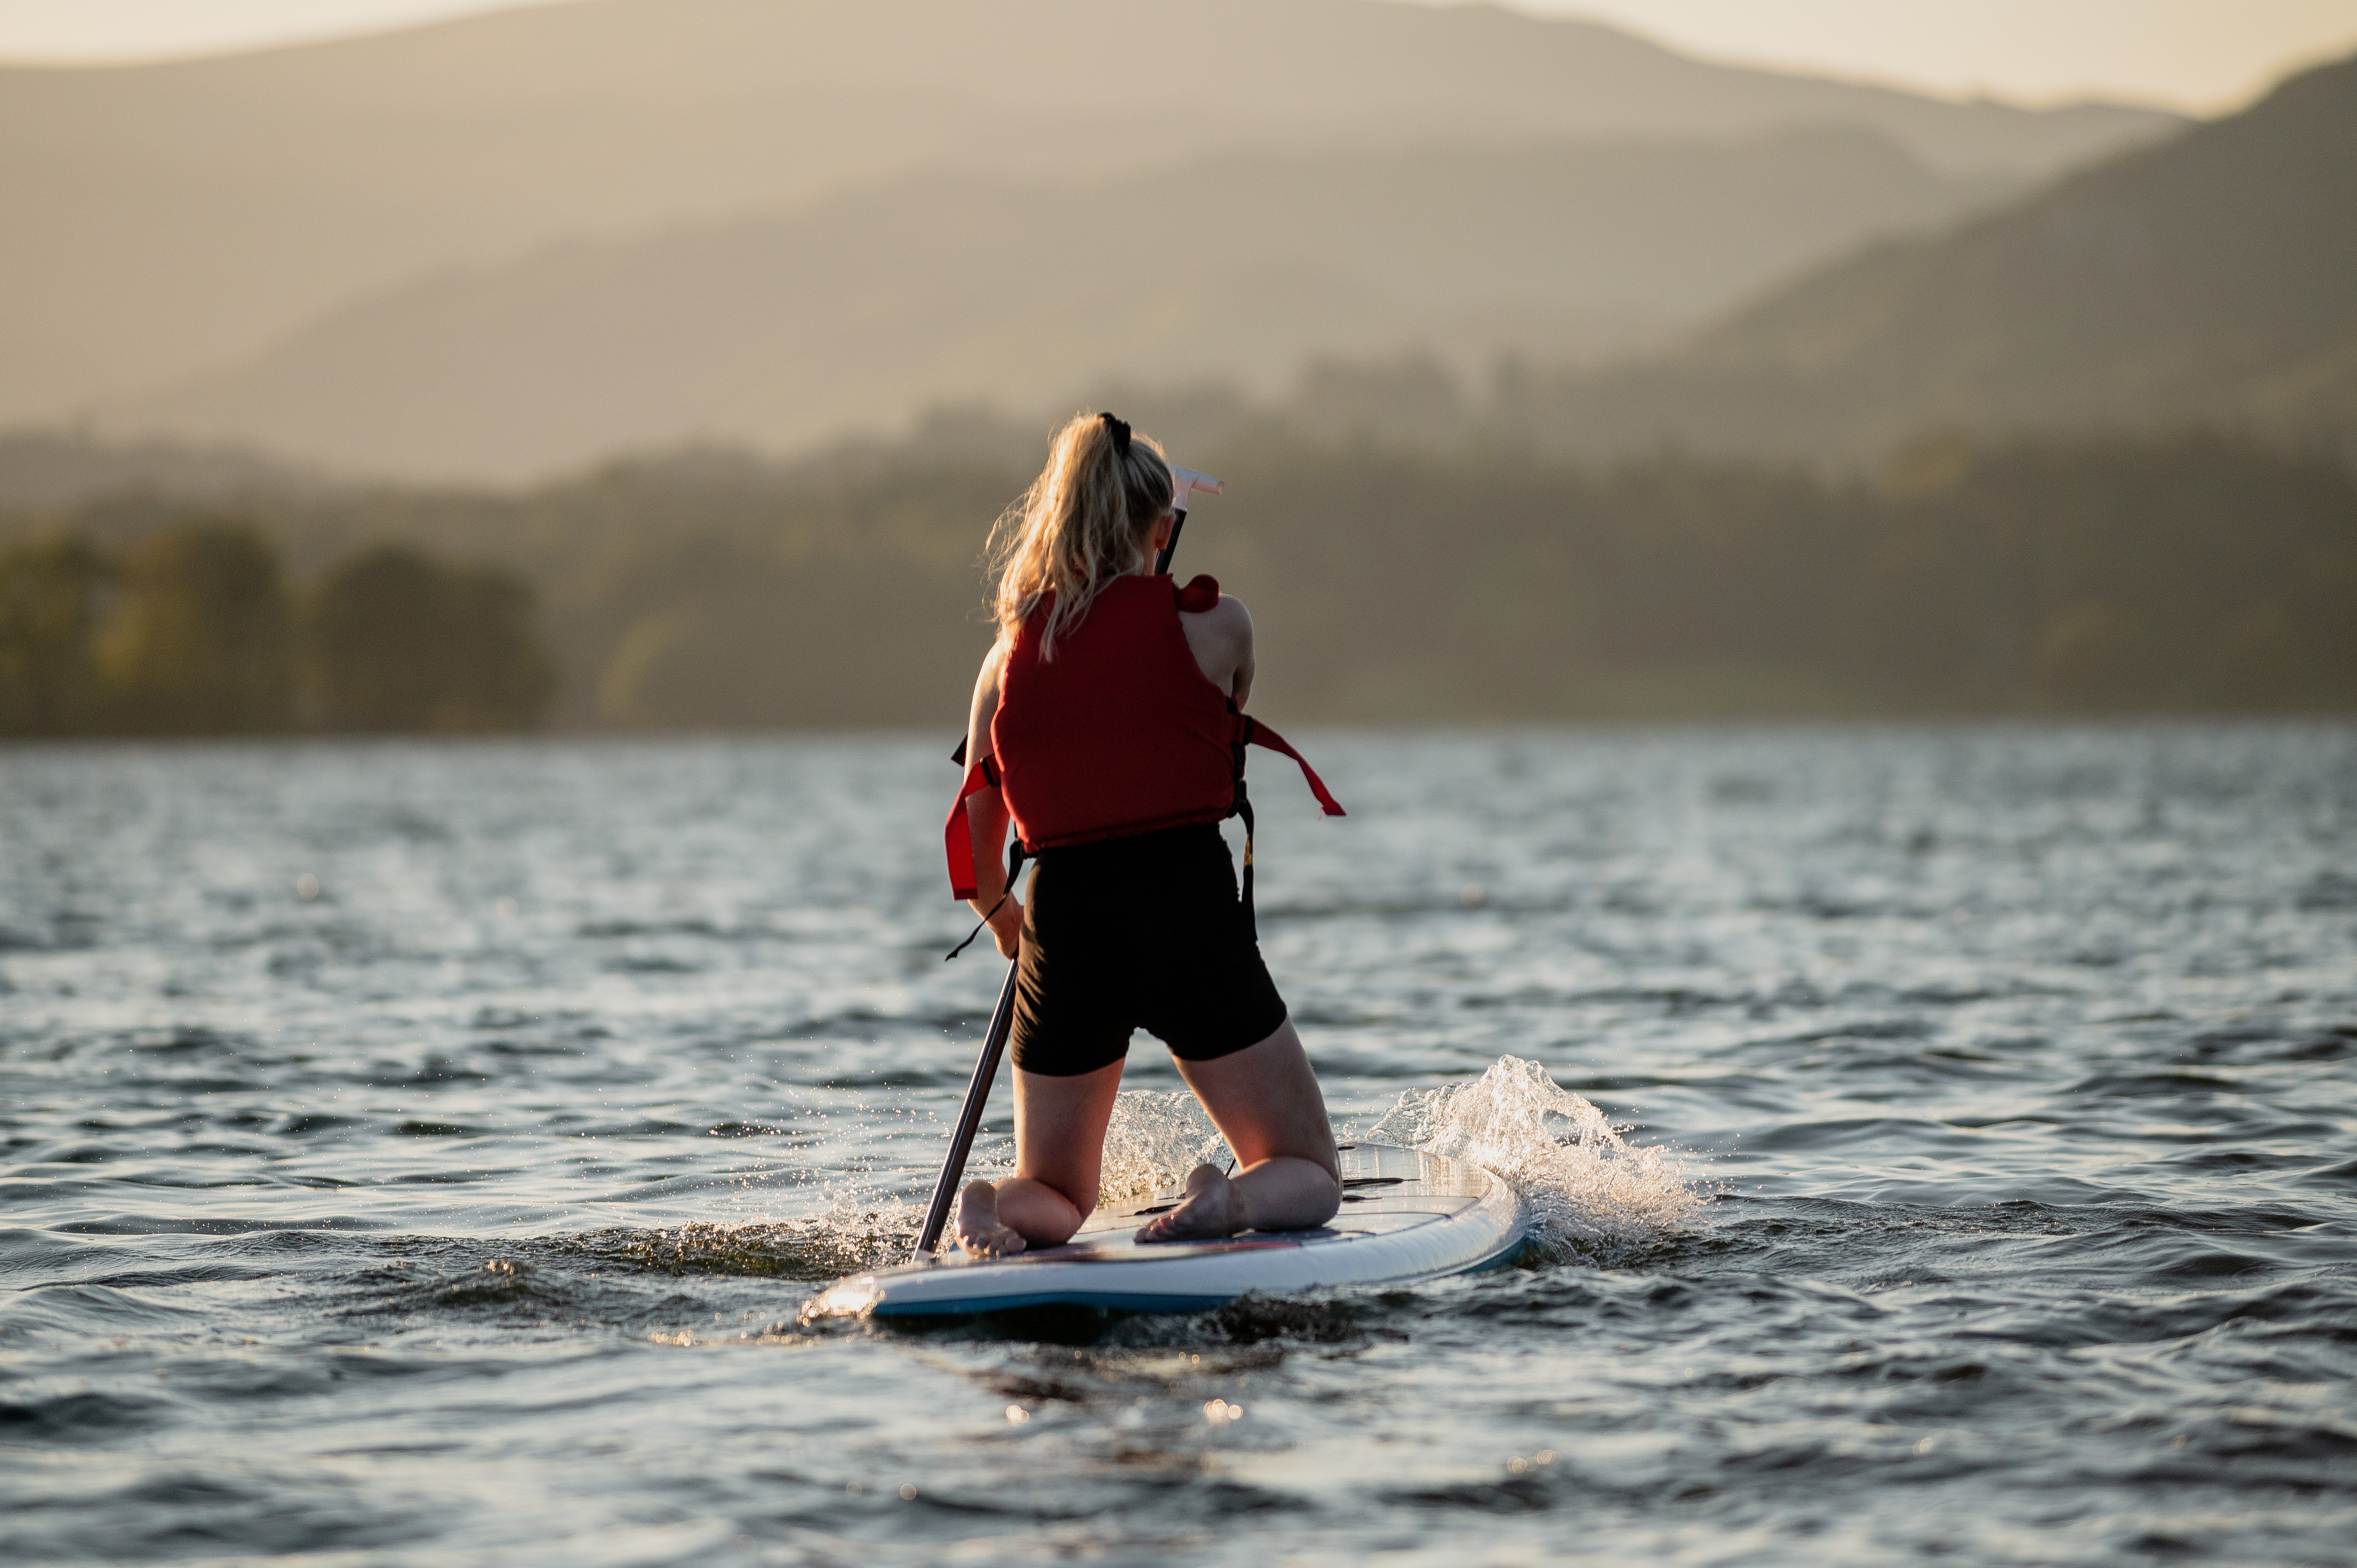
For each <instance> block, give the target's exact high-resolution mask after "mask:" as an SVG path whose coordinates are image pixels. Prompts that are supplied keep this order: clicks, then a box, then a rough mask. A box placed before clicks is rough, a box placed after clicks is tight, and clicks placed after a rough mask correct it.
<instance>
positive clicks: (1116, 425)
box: [1097, 413, 1129, 457]
mask: <svg viewBox="0 0 2357 1568" xmlns="http://www.w3.org/2000/svg"><path fill="white" fill-rule="evenodd" d="M1097 417H1098V418H1099V419H1102V420H1103V421H1104V422H1105V428H1106V429H1107V430H1110V431H1112V432H1113V449H1114V451H1115V452H1118V453H1120V454H1121V455H1122V456H1125V457H1126V456H1129V421H1127V420H1125V419H1116V418H1114V416H1113V414H1111V413H1100V414H1098V415H1097Z"/></svg>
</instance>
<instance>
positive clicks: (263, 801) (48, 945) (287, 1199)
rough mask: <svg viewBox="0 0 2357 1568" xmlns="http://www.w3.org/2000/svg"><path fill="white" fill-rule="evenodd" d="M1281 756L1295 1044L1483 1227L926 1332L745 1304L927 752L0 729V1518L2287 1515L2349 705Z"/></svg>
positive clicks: (2355, 986) (1947, 1543)
mask: <svg viewBox="0 0 2357 1568" xmlns="http://www.w3.org/2000/svg"><path fill="white" fill-rule="evenodd" d="M1307 739H1308V742H1309V743H1311V744H1309V745H1308V750H1309V751H1310V753H1311V755H1312V756H1313V757H1315V758H1316V759H1317V760H1318V763H1319V764H1320V766H1321V768H1322V769H1323V771H1324V772H1325V773H1326V776H1327V778H1328V779H1329V781H1331V782H1332V783H1333V784H1334V786H1335V788H1336V789H1337V791H1338V792H1339V793H1340V795H1341V797H1342V798H1343V800H1345V802H1346V803H1347V804H1348V805H1349V806H1350V807H1351V811H1352V815H1351V817H1350V818H1349V819H1348V820H1347V821H1342V822H1325V821H1321V820H1319V819H1318V818H1317V816H1316V815H1315V813H1314V811H1313V809H1312V808H1311V807H1310V806H1309V805H1308V800H1307V797H1306V795H1304V794H1303V793H1302V792H1301V791H1300V789H1299V788H1298V785H1297V782H1296V781H1295V780H1293V779H1290V778H1287V777H1286V776H1285V775H1286V773H1287V772H1288V771H1289V769H1288V768H1286V767H1285V766H1284V765H1282V764H1281V763H1278V764H1275V765H1271V764H1270V763H1269V762H1268V761H1267V760H1266V759H1264V761H1263V764H1262V766H1261V768H1260V769H1259V773H1260V778H1261V783H1260V788H1259V790H1258V795H1259V796H1260V797H1261V798H1262V799H1263V800H1264V801H1265V804H1264V806H1263V816H1264V822H1263V828H1262V843H1261V851H1262V855H1261V887H1262V912H1261V928H1262V933H1263V939H1264V945H1265V950H1266V952H1267V954H1268V956H1269V959H1270V961H1271V964H1272V967H1273V968H1274V970H1275V973H1276V975H1277V979H1278V982H1279V983H1280V985H1282V986H1283V988H1284V989H1285V991H1286V994H1287V996H1288V998H1289V999H1290V1000H1291V1002H1292V1004H1293V1006H1294V1010H1295V1014H1296V1016H1297V1018H1298V1020H1299V1022H1300V1024H1301V1026H1302V1033H1303V1034H1304V1036H1306V1037H1307V1039H1308V1042H1309V1046H1310V1049H1311V1053H1312V1056H1313V1058H1314V1059H1315V1060H1316V1061H1317V1063H1318V1069H1319V1071H1320V1074H1321V1077H1322V1078H1323V1079H1324V1082H1325V1084H1326V1086H1327V1091H1328V1095H1329V1101H1330V1102H1331V1104H1332V1105H1333V1106H1334V1108H1335V1110H1336V1112H1337V1114H1338V1116H1340V1117H1341V1118H1344V1119H1347V1120H1348V1121H1350V1122H1352V1123H1353V1124H1355V1126H1356V1127H1357V1129H1358V1130H1359V1131H1360V1132H1361V1133H1365V1132H1368V1131H1370V1130H1371V1129H1372V1128H1374V1127H1375V1126H1377V1125H1378V1124H1379V1123H1381V1124H1383V1126H1384V1128H1385V1131H1386V1133H1387V1134H1399V1135H1404V1136H1415V1137H1421V1138H1424V1139H1426V1140H1427V1141H1430V1142H1432V1143H1434V1144H1436V1146H1437V1145H1444V1144H1445V1145H1447V1146H1448V1147H1451V1148H1456V1149H1472V1150H1473V1151H1474V1152H1476V1153H1477V1154H1479V1155H1481V1157H1484V1158H1487V1159H1489V1160H1491V1162H1492V1163H1493V1164H1494V1165H1498V1166H1501V1167H1503V1168H1505V1169H1508V1170H1509V1171H1511V1172H1512V1175H1513V1176H1514V1178H1515V1179H1516V1180H1517V1182H1518V1183H1519V1184H1521V1185H1522V1186H1523V1187H1524V1188H1525V1190H1526V1192H1527V1193H1528V1195H1529V1196H1530V1197H1531V1198H1532V1200H1533V1203H1534V1208H1536V1210H1537V1211H1538V1212H1540V1213H1541V1214H1542V1215H1543V1216H1544V1234H1543V1235H1542V1236H1541V1237H1540V1238H1539V1240H1538V1243H1537V1245H1536V1246H1535V1247H1534V1249H1533V1252H1532V1255H1531V1258H1530V1260H1529V1261H1528V1262H1526V1263H1525V1264H1524V1265H1523V1266H1521V1267H1517V1268H1514V1269H1512V1270H1508V1271H1505V1272H1502V1273H1495V1274H1491V1275H1487V1276H1482V1277H1478V1278H1471V1279H1463V1280H1456V1281H1449V1282H1445V1283H1438V1284H1434V1285H1431V1286H1428V1287H1424V1288H1417V1289H1409V1290H1396V1291H1391V1292H1385V1293H1380V1294H1355V1295H1352V1294H1340V1295H1334V1296H1329V1297H1323V1298H1319V1297H1312V1298H1306V1299H1293V1300H1278V1301H1263V1302H1255V1301H1246V1302H1245V1303H1243V1304H1240V1305H1236V1306H1233V1307H1232V1308H1229V1309H1227V1310H1224V1311H1221V1312H1216V1313H1210V1314H1204V1315H1199V1316H1185V1317H1176V1318H1161V1319H1149V1318H1136V1319H1130V1320H1127V1321H1119V1322H1112V1323H1094V1322H1088V1321H1059V1322H1056V1323H1052V1324H1045V1325H1041V1326H1038V1327H1034V1328H1030V1329H1025V1328H1023V1327H1021V1326H1014V1327H1009V1326H1005V1325H997V1326H987V1327H983V1328H977V1327H973V1326H968V1327H963V1328H954V1329H932V1330H927V1331H921V1332H910V1331H903V1330H892V1329H886V1328H882V1327H878V1326H873V1325H866V1324H858V1323H852V1324H831V1323H825V1322H817V1323H805V1322H804V1321H803V1320H802V1317H801V1316H800V1309H801V1307H802V1304H803V1302H804V1301H805V1300H807V1299H808V1298H809V1297H810V1296H811V1295H812V1294H814V1293H815V1292H816V1291H817V1290H818V1289H819V1288H820V1287H822V1286H823V1284H824V1283H825V1282H826V1281H828V1280H829V1279H831V1278H832V1277H834V1275H836V1274H838V1273H844V1272H846V1271H849V1270H852V1269H855V1268H856V1267H859V1266H862V1265H866V1264H869V1263H873V1262H888V1261H895V1260H897V1258H898V1257H899V1255H900V1254H901V1253H902V1252H903V1251H905V1249H906V1248H907V1246H908V1245H909V1240H910V1239H911V1236H912V1234H913V1231H914V1228H915V1219H916V1213H915V1207H916V1205H917V1204H918V1203H920V1201H921V1199H922V1197H923V1196H924V1193H925V1191H926V1189H927V1187H928V1186H929V1184H930V1180H931V1172H932V1168H933V1165H934V1163H935V1162H936V1161H937V1160H938V1158H939V1153H940V1146H941V1141H942V1132H943V1128H944V1125H945V1123H946V1122H947V1121H948V1119H949V1118H950V1116H951V1115H952V1113H953V1112H954V1109H955V1106H956V1101H957V1098H958V1095H959V1093H960V1091H961V1090H962V1089H963V1084H964V1080H965V1076H966V1073H967V1071H968V1069H969V1067H970V1065H971V1060H972V1056H973V1051H974V1045H975V1042H976V1039H977V1036H978V1035H979V1032H980V1030H981V1027H982V1026H983V1023H984V1021H985V1015H986V1014H987V1011H988V1008H989V1005H990V1003H991V1001H992V998H993V996H994V994H995V993H996V985H997V982H998V978H999V972H1000V971H999V966H998V963H997V961H996V959H995V958H993V957H991V956H990V955H989V954H988V953H987V952H986V951H983V950H977V951H974V952H970V953H968V954H967V956H965V957H963V958H962V959H960V960H959V961H957V962H955V963H952V964H947V965H945V964H943V963H942V961H941V955H942V952H943V951H944V950H946V949H947V948H948V947H949V946H950V945H951V943H952V941H953V940H956V938H957V937H958V936H960V935H963V929H964V924H965V922H964V921H963V919H962V918H961V916H960V912H959V909H958V908H957V907H955V906H952V904H951V903H950V902H949V901H948V899H947V897H945V895H944V890H943V887H942V873H941V869H940V865H939V859H940V849H939V844H940V835H939V822H940V818H941V813H942V809H943V807H944V805H945V804H946V801H947V799H948V796H949V794H950V792H951V790H952V787H953V785H954V781H955V779H954V769H953V768H951V767H950V766H949V764H948V763H947V762H946V761H945V759H944V758H943V757H942V756H941V752H942V749H943V748H942V745H941V744H940V742H941V740H942V737H939V736H921V737H915V738H909V739H897V738H896V739H876V740H854V741H780V742H758V743H756V742H744V743H738V742H710V743H700V742H699V743H687V742H683V743H673V744H648V745H619V744H617V745H589V744H577V745H576V744H512V745H506V744H487V745H384V746H366V745H362V746H237V747H219V748H214V747H180V746H156V747H93V748H88V749H76V748H33V749H17V750H12V751H0V1140H5V1143H4V1144H0V1146H5V1151H6V1155H5V1158H6V1164H5V1170H0V1205H5V1207H0V1509H5V1520H4V1521H0V1556H4V1557H5V1559H6V1561H7V1562H8V1563H11V1564H31V1563H52V1562H58V1563H66V1562H98V1561H105V1562H126V1563H128V1562H167V1561H168V1562H187V1561H210V1560H221V1561H231V1560H235V1561H251V1560H254V1559H259V1558H264V1557H276V1556H285V1557H288V1558H293V1559H296V1560H301V1561H308V1562H317V1563H338V1564H345V1563H371V1564H373V1563H388V1564H409V1563H414V1564H421V1565H422V1564H426V1563H434V1564H476V1563H480V1564H492V1563H499V1564H507V1563H567V1564H634V1563H711V1564H737V1563H813V1564H815V1563H862V1564H866V1563H880V1564H903V1563H906V1564H920V1563H923V1564H931V1563H1048V1562H1062V1561H1068V1560H1080V1561H1088V1562H1101V1563H1157V1564H1161V1563H1251V1564H1258V1563H1279V1562H1282V1563H1364V1562H1368V1561H1371V1560H1377V1559H1380V1560H1383V1561H1385V1562H1396V1563H1434V1564H1440V1563H1447V1564H1451V1565H1455V1564H1461V1563H1539V1562H1551V1561H1560V1560H1564V1559H1575V1560H1593V1561H1596V1562H1599V1563H1601V1562H1612V1563H1697V1564H1700V1563H1743V1564H1760V1563H1795V1564H1801V1563H1808V1564H1816V1563H1889V1562H1894V1561H1900V1560H1912V1559H1918V1558H1932V1557H1935V1556H1936V1557H1939V1558H1941V1559H1942V1560H1943V1561H1948V1562H1954V1563H2024V1564H2029V1563H2038V1564H2050V1563H2172V1562H2179V1561H2189V1560H2208V1561H2219V1562H2233V1563H2284V1564H2290V1563H2347V1562H2350V1561H2352V1559H2357V1388H2353V1387H2352V1373H2357V1244H2353V1243H2357V1236H2352V1230H2357V1226H2353V1225H2352V1222H2357V1083H2352V1066H2357V729H2352V728H2351V727H2346V726H2285V727H2262V726H2249V727H2242V726H2212V727H2204V726H2177V727H2150V728H2146V727H2127V728H2090V729H1998V728H1990V729H1921V730H1896V729H1894V730H1824V731H1760V732H1732V731H1722V732H1699V731H1698V732H1691V733H1645V732H1611V731H1594V732H1583V731H1561V732H1514V733H1477V734H1467V735H1452V736H1435V735H1411V736H1372V735H1358V736H1315V735H1313V736H1308V737H1307ZM1503 1058H1514V1062H1506V1061H1504V1060H1503ZM1515 1063H1529V1064H1535V1068H1534V1069H1524V1068H1522V1067H1518V1066H1516V1065H1515ZM1493 1069H1494V1070H1493ZM1533 1071H1538V1072H1543V1073H1544V1075H1547V1076H1549V1077H1551V1078H1552V1080H1553V1082H1554V1083H1555V1084H1556V1085H1560V1086H1561V1088H1562V1089H1563V1090H1566V1091H1569V1093H1570V1094H1572V1095H1577V1096H1580V1097H1584V1101H1582V1100H1574V1099H1571V1098H1568V1097H1567V1096H1566V1097H1555V1098H1554V1099H1553V1100H1552V1101H1550V1096H1552V1095H1553V1091H1552V1090H1549V1089H1548V1088H1547V1087H1546V1085H1545V1083H1544V1079H1538V1078H1534V1077H1532V1076H1530V1074H1531V1072H1533ZM1130 1081H1131V1083H1132V1084H1133V1085H1134V1086H1135V1088H1136V1089H1137V1090H1139V1091H1141V1094H1142V1095H1143V1096H1145V1098H1141V1099H1139V1100H1137V1101H1132V1102H1130V1104H1129V1106H1128V1107H1127V1109H1126V1111H1125V1119H1126V1122H1127V1123H1128V1124H1129V1125H1130V1127H1131V1129H1132V1130H1131V1131H1129V1132H1127V1133H1124V1134H1123V1141H1122V1145H1121V1147H1120V1148H1118V1149H1116V1150H1115V1154H1116V1155H1118V1156H1119V1158H1120V1159H1121V1160H1123V1161H1125V1162H1126V1164H1127V1166H1128V1167H1129V1168H1131V1169H1136V1168H1138V1167H1141V1166H1142V1165H1146V1164H1150V1163H1151V1160H1152V1158H1153V1156H1155V1155H1156V1154H1157V1150H1167V1149H1168V1148H1169V1147H1171V1146H1173V1140H1172V1139H1171V1138H1170V1137H1168V1136H1167V1134H1168V1133H1169V1132H1170V1129H1171V1125H1172V1118H1171V1114H1170V1112H1169V1106H1168V1101H1164V1100H1159V1099H1156V1098H1152V1097H1154V1096H1157V1095H1168V1094H1169V1093H1170V1092H1171V1091H1173V1090H1176V1089H1177V1088H1178V1082H1177V1079H1176V1078H1175V1076H1174V1075H1173V1074H1172V1073H1171V1072H1170V1070H1169V1069H1168V1058H1167V1057H1165V1056H1164V1055H1163V1053H1162V1052H1161V1050H1160V1048H1159V1047H1157V1046H1156V1045H1155V1044H1154V1043H1153V1042H1152V1041H1150V1040H1146V1039H1143V1038H1142V1039H1141V1040H1140V1042H1139V1044H1138V1047H1137V1048H1136V1049H1135V1052H1134V1053H1133V1057H1132V1073H1131V1079H1130ZM1589 1101H1592V1102H1593V1104H1594V1105H1595V1106H1597V1107H1599V1108H1601V1110H1602V1112H1604V1113H1605V1115H1607V1116H1608V1117H1609V1119H1610V1120H1611V1122H1613V1123H1615V1124H1616V1125H1619V1126H1621V1127H1623V1128H1624V1129H1625V1137H1626V1144H1625V1145H1616V1144H1614V1142H1613V1141H1612V1139H1611V1138H1610V1137H1609V1136H1605V1135H1598V1131H1597V1129H1596V1128H1595V1127H1594V1126H1593V1125H1592V1124H1591V1125H1588V1126H1587V1127H1586V1128H1585V1130H1584V1131H1585V1135H1584V1136H1583V1135H1582V1133H1583V1128H1582V1125H1581V1123H1580V1122H1579V1121H1578V1119H1577V1117H1578V1113H1579V1112H1581V1111H1582V1109H1583V1107H1584V1104H1585V1103H1586V1102H1589ZM1550 1112H1553V1113H1550ZM1564 1112H1569V1113H1570V1114H1568V1115H1566V1114H1564ZM1157 1138H1158V1140H1159V1141H1157ZM982 1155H983V1157H984V1159H985V1162H987V1161H990V1160H1001V1159H1004V1157H1005V1155H1006V1101H1005V1098H1004V1092H1003V1091H1002V1095H1001V1098H1000V1100H999V1101H998V1102H997V1106H996V1114H995V1115H994V1119H993V1121H992V1122H991V1123H990V1138H989V1139H988V1140H987V1141H986V1143H985V1147H984V1149H983V1150H982ZM1219 1402H1224V1403H1219ZM1238 1407H1240V1408H1241V1410H1242V1412H1243V1414H1242V1416H1241V1418H1240V1419H1228V1418H1227V1417H1226V1415H1225V1412H1226V1411H1227V1410H1230V1409H1233V1408H1238Z"/></svg>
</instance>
